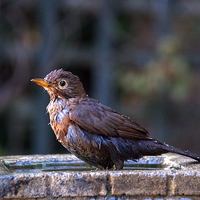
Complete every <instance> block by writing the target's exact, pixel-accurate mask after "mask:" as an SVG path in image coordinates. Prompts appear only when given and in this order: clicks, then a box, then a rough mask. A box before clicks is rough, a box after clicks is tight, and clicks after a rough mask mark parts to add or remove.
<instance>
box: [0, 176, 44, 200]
mask: <svg viewBox="0 0 200 200" xmlns="http://www.w3.org/2000/svg"><path fill="white" fill-rule="evenodd" d="M45 196H47V188H46V176H45V175H42V174H38V173H37V174H34V173H27V174H10V175H2V176H0V198H19V199H20V198H36V197H38V198H39V197H45Z"/></svg>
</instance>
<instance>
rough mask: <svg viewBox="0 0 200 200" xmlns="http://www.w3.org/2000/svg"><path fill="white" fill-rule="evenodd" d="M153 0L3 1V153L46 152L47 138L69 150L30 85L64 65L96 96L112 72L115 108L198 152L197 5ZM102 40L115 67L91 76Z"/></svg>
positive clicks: (0, 31) (0, 134) (0, 13)
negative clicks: (55, 136) (102, 83)
mask: <svg viewBox="0 0 200 200" xmlns="http://www.w3.org/2000/svg"><path fill="white" fill-rule="evenodd" d="M156 2H157V3H155V1H154V0H152V1H146V0H140V1H101V0H95V1H88V0H82V1H55V0H49V1H39V0H29V1H26V0H16V1H11V0H2V1H0V42H1V47H0V57H1V59H0V97H1V101H0V130H1V131H0V138H1V139H0V155H5V154H27V153H43V152H42V150H41V149H40V147H41V146H42V145H43V144H45V141H46V140H47V137H48V138H50V136H52V137H53V139H52V141H50V142H49V144H48V146H47V147H48V153H52V152H53V153H57V152H66V150H65V149H64V148H63V147H62V146H61V145H60V144H59V143H58V142H57V141H56V140H55V138H54V135H53V133H52V131H51V129H50V128H49V127H47V123H48V122H46V121H45V120H44V119H47V118H48V117H47V115H45V106H46V104H47V103H48V102H47V94H46V93H43V92H42V91H43V90H41V89H40V88H37V87H36V86H34V85H33V84H31V83H30V79H31V78H34V77H43V76H44V75H45V74H46V73H48V72H49V71H51V70H52V69H55V68H61V67H62V68H63V69H66V70H70V71H72V72H73V73H75V74H77V75H78V76H80V79H81V80H82V81H83V84H84V86H85V88H86V91H87V93H88V94H89V95H91V96H92V94H93V93H94V90H95V87H93V86H94V85H97V86H98V84H100V83H99V82H97V77H98V78H99V77H100V79H101V78H102V79H103V78H105V77H104V75H107V74H108V73H109V78H110V84H115V85H114V86H115V87H114V88H115V89H116V91H108V93H107V94H110V96H109V98H112V99H115V102H117V103H116V106H115V105H113V107H115V108H116V109H117V110H118V111H121V112H123V113H124V114H126V115H129V116H131V117H133V119H134V120H135V121H137V122H139V123H140V124H141V125H142V126H144V127H145V128H147V129H148V130H150V132H151V134H152V135H153V136H158V138H159V137H161V136H162V134H163V133H164V134H165V135H166V137H165V138H167V139H166V140H167V142H170V143H171V144H173V145H176V144H178V145H177V146H179V147H182V148H187V149H190V150H191V151H195V152H199V154H200V148H199V144H198V143H197V142H196V141H198V140H200V134H199V130H200V123H199V119H200V67H199V66H200V59H199V54H200V14H199V10H200V1H199V0H193V1H188V0H177V1H156ZM161 2H162V3H161ZM163 5H165V6H163ZM103 20H104V21H103ZM102 21H103V22H104V23H102ZM102 29H104V30H102ZM108 29H109V31H108ZM106 30H107V32H106ZM101 31H105V32H106V33H105V32H103V33H104V36H105V38H107V40H106V39H105V38H101V39H102V40H101V41H99V38H100V36H101V35H102V34H101V33H102V32H101ZM108 33H109V34H110V35H109V37H108ZM108 38H109V40H108ZM104 39H105V40H104ZM101 45H102V46H103V45H105V46H106V45H107V46H109V48H110V49H109V50H107V49H106V53H107V51H108V55H106V56H107V57H104V58H103V59H104V60H103V61H104V62H103V63H105V64H106V65H108V66H109V65H112V67H111V68H112V73H111V72H110V71H109V72H108V70H107V71H106V68H105V66H101V68H102V69H105V71H100V70H99V71H98V72H99V74H95V71H97V62H98V61H99V60H101V59H102V57H101V55H100V53H99V52H100V51H99V47H100V46H101ZM103 53H105V52H103ZM98 67H99V65H98ZM94 74H95V75H94ZM115 75H116V76H115ZM113 76H115V80H114V81H113V79H112V77H113ZM106 77H108V76H106ZM111 81H112V83H111ZM107 88H110V87H105V89H104V90H105V91H106V90H107ZM96 92H99V91H96ZM101 92H102V91H101ZM103 92H104V91H103ZM115 92H116V93H115ZM111 94H112V95H111ZM45 98H46V99H45ZM105 98H106V97H105ZM38 99H39V100H38ZM41 104H42V105H41ZM37 109H38V110H37ZM42 109H43V110H42ZM41 121H42V122H43V124H42V123H41ZM39 126H40V129H38V127H39ZM44 127H47V128H48V130H46V131H47V132H48V133H47V136H46V135H45V137H44V138H43V140H42V141H41V145H40V147H38V141H39V140H41V138H40V137H39V136H40V135H43V134H44V129H43V128H44ZM160 127H161V128H160ZM41 128H42V129H41ZM38 130H40V131H38ZM41 130H42V131H41ZM154 133H156V134H157V135H156V134H154ZM38 135H39V136H38ZM191 144H192V145H191ZM43 146H44V145H43ZM47 147H46V148H47Z"/></svg>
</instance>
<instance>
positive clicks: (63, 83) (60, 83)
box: [59, 80, 67, 87]
mask: <svg viewBox="0 0 200 200" xmlns="http://www.w3.org/2000/svg"><path fill="white" fill-rule="evenodd" d="M66 84H67V83H66V81H65V80H62V81H60V82H59V85H60V86H61V87H64V86H65V85H66Z"/></svg>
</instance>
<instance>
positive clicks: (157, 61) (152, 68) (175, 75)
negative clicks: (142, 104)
mask: <svg viewBox="0 0 200 200" xmlns="http://www.w3.org/2000/svg"><path fill="white" fill-rule="evenodd" d="M179 45H180V41H179V40H178V38H176V37H173V36H168V37H165V38H163V39H162V40H161V41H159V42H158V45H157V47H156V54H157V56H156V57H155V58H154V59H152V60H150V61H148V62H147V64H146V67H145V68H143V70H139V71H136V70H134V69H129V70H127V71H125V72H123V76H120V77H119V80H120V86H121V90H122V92H123V93H124V94H125V95H129V94H133V96H132V98H134V96H135V97H137V96H139V97H141V98H143V99H147V98H148V100H149V99H150V98H155V97H157V96H158V95H159V94H161V93H162V92H163V91H164V92H165V93H167V95H168V97H169V99H171V100H172V101H174V102H177V103H180V102H181V101H184V100H186V99H187V97H188V96H189V93H190V90H191V87H192V77H193V72H192V70H191V68H190V66H189V63H188V62H187V59H186V58H185V57H183V56H182V54H181V53H180V52H179Z"/></svg>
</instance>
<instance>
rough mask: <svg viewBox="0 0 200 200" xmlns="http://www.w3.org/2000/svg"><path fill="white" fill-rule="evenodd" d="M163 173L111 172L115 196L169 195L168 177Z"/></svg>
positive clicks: (112, 192)
mask: <svg viewBox="0 0 200 200" xmlns="http://www.w3.org/2000/svg"><path fill="white" fill-rule="evenodd" d="M162 172H163V171H137V170H136V171H126V172H124V171H120V172H118V171H115V172H110V185H111V194H112V195H114V196H122V195H127V196H138V195H139V196H147V195H154V196H155V195H167V175H166V174H165V173H164V174H163V173H162Z"/></svg>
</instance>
